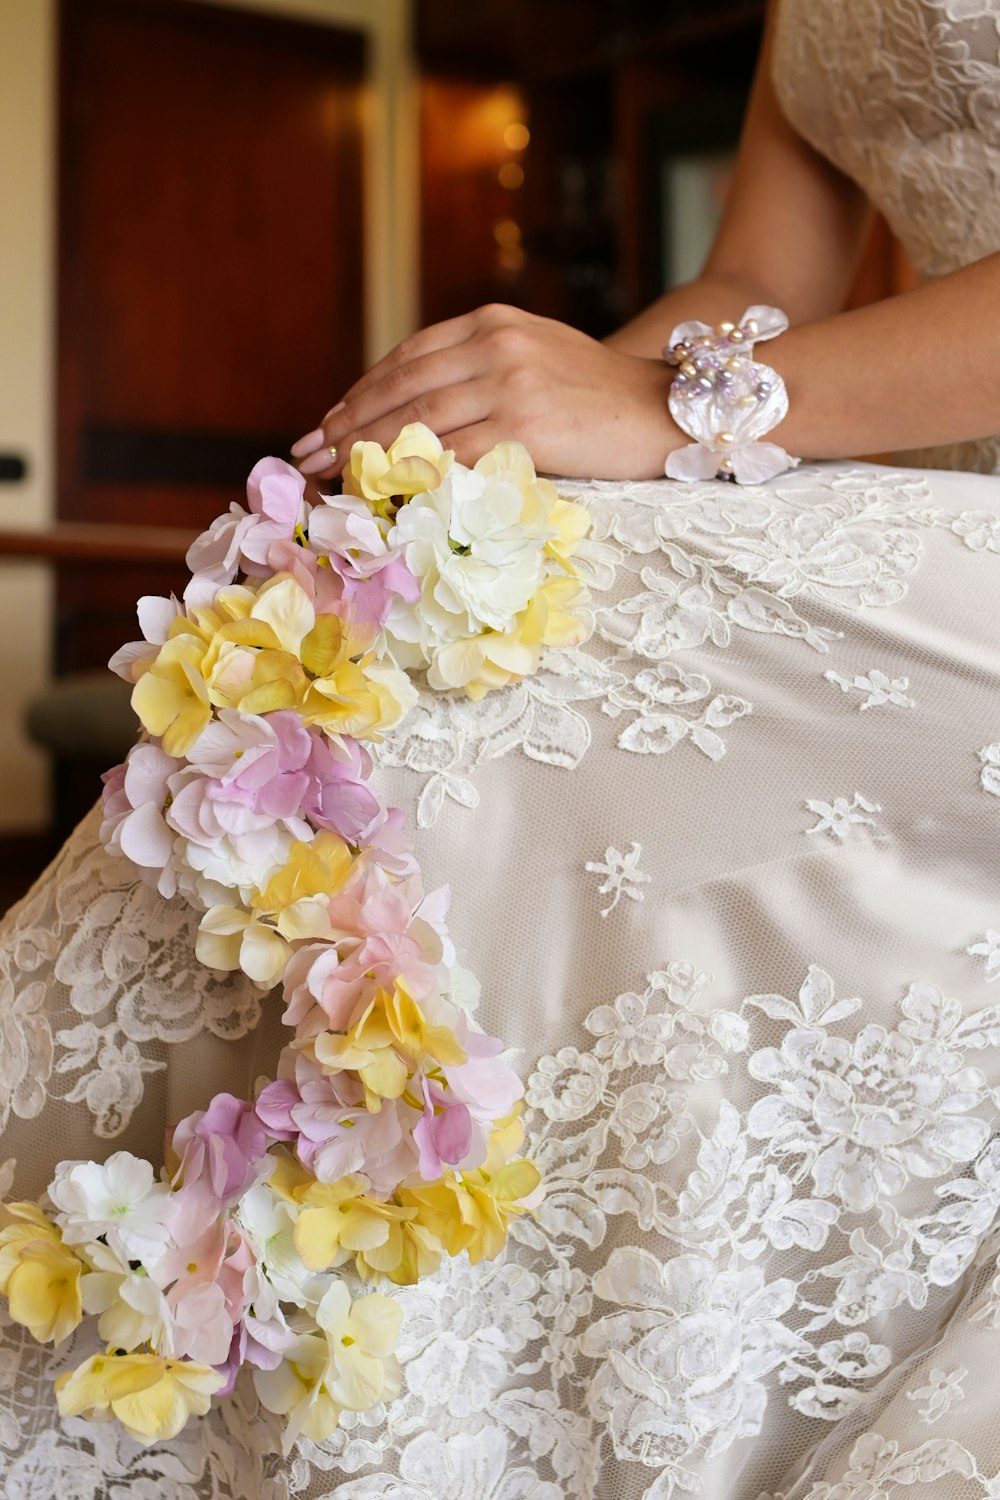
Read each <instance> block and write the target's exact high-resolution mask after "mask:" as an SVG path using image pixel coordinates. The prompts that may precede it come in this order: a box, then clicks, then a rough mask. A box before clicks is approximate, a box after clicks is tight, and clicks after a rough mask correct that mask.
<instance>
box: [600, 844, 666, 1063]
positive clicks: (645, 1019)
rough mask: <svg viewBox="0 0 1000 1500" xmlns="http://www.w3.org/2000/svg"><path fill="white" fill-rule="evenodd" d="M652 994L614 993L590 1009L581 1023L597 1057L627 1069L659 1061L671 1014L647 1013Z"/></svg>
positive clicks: (652, 992)
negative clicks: (610, 999)
mask: <svg viewBox="0 0 1000 1500" xmlns="http://www.w3.org/2000/svg"><path fill="white" fill-rule="evenodd" d="M633 847H635V846H634V845H633ZM654 993H655V991H652V990H650V991H647V992H646V994H645V995H635V994H632V993H631V992H626V993H625V994H624V995H619V996H618V998H617V999H616V1000H615V1003H614V1005H599V1006H597V1008H596V1009H595V1010H592V1011H591V1012H590V1015H589V1016H588V1017H587V1019H586V1020H585V1021H584V1023H583V1024H584V1026H586V1028H587V1030H588V1031H589V1032H590V1033H591V1035H592V1036H596V1037H597V1045H596V1046H595V1047H594V1053H595V1055H596V1056H597V1057H608V1058H610V1059H611V1065H612V1067H615V1068H627V1067H628V1066H629V1064H630V1063H635V1064H636V1066H637V1067H644V1066H647V1065H648V1064H651V1063H658V1062H662V1061H663V1055H664V1050H665V1047H666V1043H667V1042H668V1041H669V1040H670V1038H671V1036H672V1035H673V1030H674V1017H673V1016H665V1015H662V1014H660V1015H656V1014H650V1012H649V1002H650V999H651V998H652V995H653V994H654Z"/></svg>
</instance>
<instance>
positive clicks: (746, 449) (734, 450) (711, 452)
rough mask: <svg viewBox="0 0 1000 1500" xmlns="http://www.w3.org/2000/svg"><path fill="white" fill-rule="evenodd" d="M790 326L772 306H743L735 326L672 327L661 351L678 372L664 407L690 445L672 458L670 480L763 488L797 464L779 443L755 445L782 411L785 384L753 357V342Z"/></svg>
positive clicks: (785, 404)
mask: <svg viewBox="0 0 1000 1500" xmlns="http://www.w3.org/2000/svg"><path fill="white" fill-rule="evenodd" d="M787 327H788V319H787V318H786V317H785V314H784V313H783V312H781V311H779V309H778V308H776V307H748V308H747V310H746V312H745V313H744V314H743V316H742V318H741V319H740V321H739V322H738V323H719V324H718V325H717V326H716V327H715V328H712V327H710V325H709V324H708V323H678V325H677V327H676V328H675V329H674V331H673V333H672V334H671V335H670V342H669V344H668V345H667V346H666V348H665V349H664V351H663V358H664V359H665V360H666V361H667V363H668V364H670V365H675V366H676V367H677V374H676V375H675V376H674V379H673V382H672V383H671V386H670V395H669V396H668V398H667V405H668V406H669V408H670V415H671V416H672V417H673V419H674V421H675V422H676V423H677V425H678V427H680V428H681V429H682V431H684V432H686V433H687V434H688V436H689V437H693V438H694V440H695V441H694V442H693V443H690V444H688V445H687V446H685V447H683V448H678V449H676V450H675V451H674V452H673V453H671V454H670V455H669V456H668V458H667V462H666V464H665V466H664V472H665V474H666V476H667V478H668V479H683V480H686V481H688V482H690V481H693V480H696V479H732V480H735V481H736V482H737V483H738V484H763V483H764V481H765V480H766V479H773V478H774V476H775V475H776V474H781V473H783V472H784V471H785V469H788V468H791V467H793V466H794V465H795V464H797V463H798V461H799V460H798V459H797V458H792V457H790V455H789V454H787V453H786V452H785V450H784V448H780V447H779V446H778V444H777V443H761V442H759V441H758V439H759V438H761V437H763V435H764V433H765V432H770V430H771V428H772V427H777V425H778V423H779V422H780V421H781V420H782V418H783V417H784V416H785V414H786V412H787V411H788V392H787V391H786V390H785V382H784V381H783V380H782V378H781V376H780V375H779V374H778V373H777V371H775V370H772V369H771V367H770V365H764V364H760V363H759V362H758V361H757V360H755V359H754V358H753V348H754V344H758V343H762V342H763V341H764V340H765V339H773V338H776V337H777V336H778V334H779V333H784V331H785V329H786V328H787Z"/></svg>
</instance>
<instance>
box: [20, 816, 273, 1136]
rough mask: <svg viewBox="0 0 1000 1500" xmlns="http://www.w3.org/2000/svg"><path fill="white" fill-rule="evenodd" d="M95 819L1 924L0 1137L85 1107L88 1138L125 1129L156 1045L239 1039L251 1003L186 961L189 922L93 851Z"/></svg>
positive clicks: (240, 990) (226, 979)
mask: <svg viewBox="0 0 1000 1500" xmlns="http://www.w3.org/2000/svg"><path fill="white" fill-rule="evenodd" d="M99 822H100V815H99V810H98V809H95V810H94V812H93V813H91V814H90V816H89V817H88V818H87V820H86V821H85V822H84V823H83V824H81V826H80V828H79V829H78V830H77V833H76V835H75V836H74V838H73V840H72V842H71V843H70V844H68V845H67V846H66V848H65V849H64V851H63V853H62V856H61V858H60V861H59V864H58V865H57V866H56V867H55V868H54V869H53V870H52V871H51V872H50V876H49V878H48V880H46V881H45V882H44V883H40V884H39V886H37V887H36V888H35V889H34V890H33V891H31V892H30V893H29V894H28V896H27V897H26V899H25V900H24V901H23V902H22V903H21V905H20V906H19V907H18V908H16V909H15V911H14V912H13V913H11V914H10V916H9V917H8V918H7V924H6V925H7V931H6V932H5V941H4V943H3V945H2V947H0V1038H2V1044H3V1049H4V1052H3V1055H4V1068H3V1072H2V1074H0V1128H2V1127H3V1126H5V1125H6V1124H7V1122H8V1120H9V1118H10V1115H11V1113H13V1114H15V1115H17V1116H20V1117H21V1118H22V1119H33V1118H34V1117H35V1116H36V1115H38V1114H39V1112H40V1111H41V1109H42V1108H43V1106H44V1105H45V1103H46V1101H47V1100H49V1099H63V1100H65V1102H66V1103H67V1104H80V1103H82V1104H84V1105H85V1106H86V1108H87V1110H88V1111H89V1113H90V1114H91V1116H92V1117H93V1129H94V1132H95V1134H96V1135H97V1136H98V1137H100V1138H103V1139H106V1140H109V1139H113V1138H114V1137H115V1136H117V1135H120V1134H121V1132H122V1131H123V1130H125V1129H126V1127H127V1126H128V1124H129V1122H130V1120H131V1118H132V1115H133V1112H134V1110H135V1109H136V1107H137V1105H138V1104H139V1103H140V1101H141V1099H142V1095H143V1079H144V1077H145V1076H146V1075H148V1074H151V1073H157V1072H162V1070H163V1069H164V1068H165V1067H166V1056H167V1052H166V1045H167V1044H169V1043H176V1042H185V1041H190V1040H191V1039H192V1038H193V1037H196V1036H197V1035H198V1034H199V1033H200V1032H202V1031H208V1032H211V1033H213V1034H214V1035H216V1036H219V1037H224V1038H234V1039H235V1038H238V1037H241V1036H246V1035H247V1034H248V1033H249V1032H250V1031H251V1030H252V1029H253V1027H254V1026H256V1024H257V1022H258V1021H259V1019H260V994H259V992H257V991H254V990H252V989H251V988H250V987H249V986H246V985H242V984H238V983H234V982H233V980H232V978H231V976H228V975H219V974H212V973H209V972H208V971H206V970H204V969H203V967H202V966H201V965H200V964H198V963H197V962H196V961H195V957H194V931H195V925H196V924H195V922H194V921H193V919H192V914H191V913H190V912H189V911H188V910H187V909H186V908H182V907H180V906H179V905H178V906H176V907H175V906H173V905H168V904H167V903H165V902H164V901H163V900H162V899H161V898H160V897H159V896H158V895H157V894H156V892H155V891H154V890H152V889H150V888H149V887H148V886H145V885H142V884H140V883H137V882H136V881H135V878H134V876H133V875H132V874H131V873H130V870H129V869H128V867H127V866H126V865H125V862H124V861H114V860H109V859H108V857H107V856H106V855H105V853H104V851H103V849H102V848H101V847H100V844H99V842H98V838H97V830H98V825H99Z"/></svg>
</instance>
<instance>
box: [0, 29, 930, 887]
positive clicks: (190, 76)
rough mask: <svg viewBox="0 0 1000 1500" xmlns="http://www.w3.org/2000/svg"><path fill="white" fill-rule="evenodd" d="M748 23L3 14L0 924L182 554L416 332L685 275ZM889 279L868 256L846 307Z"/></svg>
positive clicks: (733, 101)
mask: <svg viewBox="0 0 1000 1500" xmlns="http://www.w3.org/2000/svg"><path fill="white" fill-rule="evenodd" d="M762 13H763V0H463V3H459V0H3V4H2V5H0V182H2V183H3V189H4V200H5V201H4V207H3V213H2V223H3V230H2V233H0V327H2V329H3V335H4V337H3V345H2V348H0V670H2V681H3V684H4V689H5V691H4V696H3V710H2V714H0V907H2V906H3V905H5V904H6V903H7V902H8V901H9V900H11V899H13V898H14V896H16V895H17V894H19V893H20V891H21V889H22V888H23V887H24V886H25V885H26V883H27V881H28V880H29V879H30V878H31V876H32V875H33V874H34V873H35V871H36V870H37V869H38V868H40V867H41V864H42V863H43V862H44V860H45V858H46V857H47V856H48V854H49V853H50V851H51V849H52V848H53V847H54V846H55V845H57V844H58V841H59V840H61V839H62V838H63V837H64V836H65V834H66V833H67V832H68V830H69V828H71V827H72V824H73V822H74V821H75V820H76V819H77V818H78V817H79V816H80V815H81V814H82V812H83V811H85V810H86V808H87V807H88V806H89V805H90V803H91V802H92V801H93V800H94V798H95V797H96V795H97V794H98V791H99V772H100V770H101V769H102V768H104V767H106V766H108V765H110V764H112V763H113V762H114V761H116V760H119V759H121V757H122V755H123V754H124V752H125V750H126V749H127V747H128V743H129V737H130V727H131V720H130V715H129V710H128V703H127V696H128V695H127V690H124V689H122V685H121V684H119V683H117V682H116V681H115V680H112V679H109V680H107V681H106V680H105V678H107V677H108V674H106V673H105V672H103V667H104V663H105V662H106V661H107V658H108V656H109V654H110V653H111V651H112V650H113V649H115V648H116V647H117V645H119V644H120V643H122V642H124V641H127V640H131V639H133V638H134V636H135V635H136V634H137V630H136V627H135V600H136V598H137V596H138V595H139V594H141V593H149V592H156V593H163V592H168V591H170V590H171V589H177V590H178V591H179V590H180V588H181V587H182V586H183V581H184V569H183V553H184V550H185V547H186V545H187V542H188V541H189V540H190V538H191V537H192V536H193V534H194V533H195V532H197V531H198V530H200V529H201V528H202V527H203V526H204V525H206V524H207V523H208V522H209V521H210V520H211V519H212V518H213V517H214V516H215V515H217V514H218V513H219V512H221V511H222V510H224V509H225V508H226V507H227V506H228V504H229V502H230V501H231V500H234V499H235V500H239V499H241V498H242V494H243V480H244V478H245V475H246V473H247V471H248V470H249V469H250V467H251V466H252V464H253V463H254V462H255V461H256V459H257V458H258V457H259V456H260V455H261V454H262V453H265V452H274V453H279V454H285V453H287V450H288V446H289V444H290V443H291V442H292V441H293V440H294V438H296V437H297V436H299V435H300V434H301V433H302V432H304V431H305V430H306V429H308V428H310V427H312V426H314V425H315V423H316V422H317V421H318V420H319V418H320V417H321V416H322V414H323V412H324V411H325V410H326V408H327V407H329V406H330V405H332V404H333V403H334V402H335V401H336V400H338V399H339V397H340V395H341V394H342V393H343V391H344V390H345V389H346V388H347V387H348V386H349V385H350V384H351V382H352V381H353V380H354V379H355V378H356V377H357V376H358V374H359V373H360V372H361V371H362V370H363V369H364V368H365V366H366V365H367V364H369V363H371V361H372V360H373V359H375V358H377V357H378V356H379V355H381V354H382V353H384V352H385V351H386V350H387V349H389V348H391V347H392V345H393V344H394V343H396V342H397V341H398V340H399V339H400V338H401V337H403V336H404V335H405V334H406V333H407V332H409V331H411V330H412V329H413V328H415V327H417V326H419V325H421V324H423V323H427V322H433V321H436V320H439V319H441V318H445V317H450V316H452V315H453V314H455V313H458V312H461V311H463V310H466V309H468V308H470V307H474V306H476V305H478V304H480V303H482V302H485V301H497V300H500V301H506V302H511V303H516V304H517V305H519V306H522V307H525V308H528V309H530V310H531V311H533V312H537V313H540V314H543V315H546V316H549V317H555V318H561V319H564V320H566V321H568V322H570V323H573V324H575V325H577V326H578V327H580V328H582V329H584V330H586V331H587V332H589V333H591V334H594V335H595V336H601V335H603V334H605V333H607V332H608V331H609V330H611V329H612V328H614V327H615V326H617V325H618V324H619V323H621V322H622V321H623V320H624V319H626V318H627V317H628V316H630V315H631V314H632V313H633V312H635V311H637V310H638V309H639V308H640V307H642V306H643V305H645V303H647V302H648V301H649V300H650V299H651V298H653V297H654V296H656V294H657V293H658V292H659V291H660V290H662V289H663V288H664V287H665V286H667V285H670V284H671V283H673V282H676V281H678V280H683V279H685V278H687V277H689V276H691V275H693V274H695V273H696V272H697V270H698V268H699V266H700V263H701V259H702V257H703V255H704V252H705V249H706V248H707V245H708V243H709V241H710V239H711V235H712V233H713V230H714V227H715V225H716V223H717V221H718V216H719V213H720V210H721V207H722V204H723V203H724V200H725V193H726V189H727V182H728V178H729V174H730V171H731V165H732V159H733V151H734V147H735V143H736V138H737V134H738V130H739V123H740V119H741V115H742V111H743V107H744V103H745V99H746V94H747V90H748V87H749V83H750V79H751V75H752V72H753V67H754V62H755V58H756V53H757V48H758V45H759V40H760V28H761V19H762ZM907 275H908V273H907V271H906V268H905V266H903V264H902V262H901V259H900V257H899V254H898V252H897V250H896V248H895V246H894V245H893V243H892V241H891V240H890V238H889V236H888V234H887V232H886V231H885V229H884V227H883V226H881V225H877V226H876V228H875V230H874V232H873V238H872V242H871V245H870V248H869V252H868V254H867V256H866V258H865V261H864V264H863V266H862V269H861V273H860V276H859V281H858V285H857V287H856V288H855V300H858V301H864V300H870V299H872V298H873V297H877V296H882V295H886V294H888V293H889V292H890V291H892V290H894V289H896V288H897V287H898V286H899V285H900V284H905V281H906V278H907Z"/></svg>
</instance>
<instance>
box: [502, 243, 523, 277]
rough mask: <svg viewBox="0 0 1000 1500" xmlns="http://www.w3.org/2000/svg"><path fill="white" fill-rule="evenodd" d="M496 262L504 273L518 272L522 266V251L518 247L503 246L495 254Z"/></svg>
mask: <svg viewBox="0 0 1000 1500" xmlns="http://www.w3.org/2000/svg"><path fill="white" fill-rule="evenodd" d="M497 260H498V261H499V262H500V265H501V266H502V267H503V269H504V270H505V271H520V269H521V267H522V266H523V265H524V251H523V250H522V249H521V247H520V245H504V246H503V247H502V249H500V250H499V251H498V252H497Z"/></svg>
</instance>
